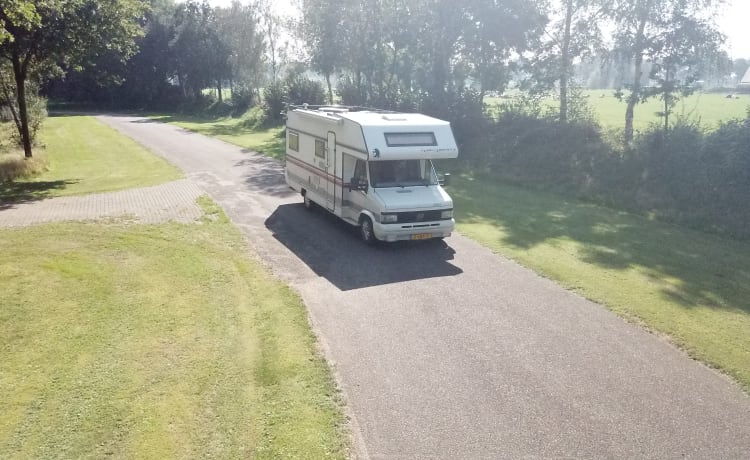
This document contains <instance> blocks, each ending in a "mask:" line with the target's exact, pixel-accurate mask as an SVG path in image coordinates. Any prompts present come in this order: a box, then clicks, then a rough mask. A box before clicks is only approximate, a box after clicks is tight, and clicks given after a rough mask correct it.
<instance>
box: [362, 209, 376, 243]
mask: <svg viewBox="0 0 750 460" xmlns="http://www.w3.org/2000/svg"><path fill="white" fill-rule="evenodd" d="M359 237H360V238H362V241H364V243H365V244H367V245H372V244H375V241H377V238H375V231H374V230H373V227H372V220H370V218H369V217H367V216H365V217H362V218H361V219H360V220H359Z"/></svg>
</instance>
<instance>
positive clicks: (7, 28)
mask: <svg viewBox="0 0 750 460" xmlns="http://www.w3.org/2000/svg"><path fill="white" fill-rule="evenodd" d="M146 7H147V4H146V3H145V2H144V1H142V0H104V1H93V0H35V1H34V2H27V1H19V0H13V1H11V2H3V3H2V6H0V21H2V24H3V29H2V40H3V41H2V42H1V43H0V58H3V59H4V60H5V61H6V62H7V63H9V64H10V65H11V66H12V74H13V79H14V83H15V91H16V102H17V105H18V120H17V125H18V129H19V131H20V137H21V139H22V142H23V146H24V153H25V155H26V156H27V157H30V156H31V155H32V150H31V148H32V145H31V138H30V133H29V127H28V113H27V107H26V82H27V80H28V79H29V78H33V79H35V80H37V81H40V80H42V79H44V78H45V77H47V76H49V75H50V74H51V73H53V72H55V71H58V72H60V71H65V70H66V69H69V68H80V67H82V66H85V65H87V64H89V63H90V62H92V61H93V60H95V59H96V58H97V57H98V56H101V55H103V54H110V55H115V56H118V57H119V58H120V59H123V60H124V59H127V58H128V57H129V56H131V55H132V54H133V52H134V51H135V38H136V37H138V36H139V35H141V33H142V29H141V20H142V18H143V15H144V12H145V11H146Z"/></svg>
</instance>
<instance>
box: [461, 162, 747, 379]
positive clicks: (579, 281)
mask: <svg viewBox="0 0 750 460" xmlns="http://www.w3.org/2000/svg"><path fill="white" fill-rule="evenodd" d="M448 191H449V193H450V194H451V196H452V197H453V199H454V202H455V207H456V221H457V226H458V230H459V231H460V232H461V233H463V234H465V235H467V236H469V237H471V238H473V239H475V240H477V241H479V242H480V243H482V244H483V245H485V246H487V247H489V248H491V249H492V250H494V251H496V252H497V253H500V254H503V255H505V256H508V257H510V258H512V259H514V260H516V261H518V262H519V263H521V264H522V265H525V266H527V267H530V268H532V269H533V270H535V271H537V272H538V273H540V274H542V275H544V276H546V277H549V278H551V279H553V280H555V281H557V282H559V283H560V284H562V285H563V286H565V287H567V288H569V289H571V290H573V291H575V292H578V293H580V294H581V295H583V296H585V297H587V298H589V299H592V300H594V301H597V302H600V303H602V304H604V305H606V306H607V307H608V308H610V309H611V310H612V311H614V312H616V313H618V314H620V315H621V316H623V317H625V318H627V319H629V320H632V321H635V322H637V323H639V324H641V325H643V326H645V327H646V328H648V329H650V330H653V331H657V332H659V333H662V334H666V335H667V336H669V337H670V339H671V340H672V341H673V342H674V343H676V344H677V345H679V346H680V347H682V348H683V349H685V350H686V351H687V352H688V353H689V354H690V355H691V356H692V357H694V358H696V359H698V360H701V361H703V362H705V363H708V364H710V365H711V366H714V367H716V368H719V369H721V370H722V371H724V372H726V373H727V374H729V375H731V376H733V377H734V378H736V379H737V381H739V382H740V384H741V385H742V386H744V388H745V389H746V390H750V244H746V243H740V242H735V241H731V240H727V239H721V238H718V237H715V236H711V235H707V234H703V233H699V232H695V231H691V230H687V229H683V228H680V227H676V226H672V225H667V224H664V223H660V222H655V221H651V220H648V219H645V218H642V217H639V216H634V215H631V214H627V213H624V212H617V211H614V210H611V209H607V208H603V207H599V206H595V205H591V204H586V203H581V202H576V201H566V200H565V199H563V198H561V197H559V196H556V195H549V194H545V193H539V192H534V191H529V190H525V189H520V188H516V187H511V186H506V185H500V184H497V183H493V182H492V181H490V180H488V179H472V178H470V177H467V176H457V177H454V181H453V183H452V185H451V186H450V187H449V190H448ZM494 276H503V275H502V273H496V274H494Z"/></svg>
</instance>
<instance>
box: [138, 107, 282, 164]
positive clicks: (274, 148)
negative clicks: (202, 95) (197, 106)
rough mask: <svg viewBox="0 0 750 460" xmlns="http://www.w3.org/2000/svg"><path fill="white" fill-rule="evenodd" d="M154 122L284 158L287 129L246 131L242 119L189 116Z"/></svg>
mask: <svg viewBox="0 0 750 460" xmlns="http://www.w3.org/2000/svg"><path fill="white" fill-rule="evenodd" d="M151 118H152V119H154V120H157V121H162V122H165V123H170V124H173V125H176V126H179V127H181V128H184V129H187V130H189V131H193V132H196V133H200V134H203V135H206V136H211V137H215V138H216V139H221V140H223V141H224V142H228V143H230V144H234V145H237V146H239V147H244V148H246V149H249V150H252V151H254V152H259V153H262V154H264V155H266V156H268V157H271V158H276V159H277V160H281V159H283V158H284V152H285V143H284V142H285V139H284V138H283V137H281V138H280V137H279V136H280V135H281V132H282V131H283V127H271V128H263V129H253V128H248V127H245V126H244V122H243V119H242V118H232V117H219V118H201V117H191V116H187V115H154V116H152V117H151Z"/></svg>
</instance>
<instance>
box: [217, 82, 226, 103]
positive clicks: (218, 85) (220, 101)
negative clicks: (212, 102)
mask: <svg viewBox="0 0 750 460" xmlns="http://www.w3.org/2000/svg"><path fill="white" fill-rule="evenodd" d="M216 91H218V92H219V104H221V103H222V102H224V99H223V98H222V95H221V78H217V79H216Z"/></svg>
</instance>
